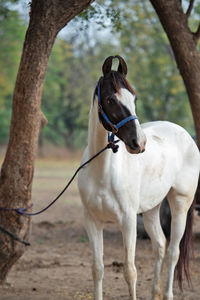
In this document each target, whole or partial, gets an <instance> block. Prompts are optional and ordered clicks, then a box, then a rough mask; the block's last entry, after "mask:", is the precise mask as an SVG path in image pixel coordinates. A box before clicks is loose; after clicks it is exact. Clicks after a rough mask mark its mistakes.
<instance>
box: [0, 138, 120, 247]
mask: <svg viewBox="0 0 200 300" xmlns="http://www.w3.org/2000/svg"><path fill="white" fill-rule="evenodd" d="M117 143H119V140H116V141H114V140H109V143H108V144H107V145H106V146H105V147H104V148H103V149H101V150H100V151H99V152H97V153H96V154H95V155H93V156H92V157H91V158H90V159H88V160H87V161H86V162H84V163H83V164H82V165H80V167H79V168H78V169H77V170H76V172H75V173H74V175H73V176H72V178H71V179H70V180H69V182H68V183H67V185H66V186H65V187H64V189H63V190H62V191H61V192H60V194H59V195H58V196H57V197H56V198H55V199H54V200H53V201H52V202H51V203H50V204H49V205H47V206H46V207H45V208H43V209H41V210H40V211H37V212H33V213H29V212H27V210H28V209H30V208H31V207H32V206H33V205H30V206H28V207H26V208H8V207H0V210H3V211H15V212H17V213H18V214H20V215H25V216H36V215H39V214H41V213H43V212H44V211H46V210H47V209H48V208H50V207H51V206H52V205H53V204H54V203H55V202H56V201H57V200H58V199H59V198H60V197H61V196H62V195H63V194H64V192H65V191H66V190H67V189H68V187H69V186H70V184H71V183H72V181H73V180H74V178H75V177H76V175H77V174H78V172H79V171H80V170H81V169H82V168H83V167H85V166H86V165H87V164H88V163H90V162H91V161H92V160H93V159H95V158H96V157H97V156H99V155H100V154H101V153H103V152H104V151H105V150H107V149H112V151H113V153H116V152H117V151H118V148H119V145H116V144H117ZM0 230H1V231H2V232H3V233H5V234H7V235H9V236H10V237H11V238H12V239H14V240H16V241H18V242H20V243H23V244H25V245H26V246H30V243H29V242H26V241H24V240H22V239H20V238H19V237H17V236H16V235H15V234H14V233H12V232H10V231H8V230H7V229H5V228H4V227H2V226H1V225H0Z"/></svg>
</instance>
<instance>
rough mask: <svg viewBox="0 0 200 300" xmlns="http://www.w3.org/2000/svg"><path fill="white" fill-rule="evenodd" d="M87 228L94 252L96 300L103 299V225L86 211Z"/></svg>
mask: <svg viewBox="0 0 200 300" xmlns="http://www.w3.org/2000/svg"><path fill="white" fill-rule="evenodd" d="M85 229H86V231H87V234H88V237H89V240H90V244H91V246H92V252H93V263H92V275H93V281H94V300H102V299H103V296H102V280H103V274H104V264H103V225H102V223H100V222H98V221H96V220H93V219H92V218H91V217H90V216H89V215H88V214H87V213H85Z"/></svg>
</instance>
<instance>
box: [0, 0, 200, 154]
mask: <svg viewBox="0 0 200 300" xmlns="http://www.w3.org/2000/svg"><path fill="white" fill-rule="evenodd" d="M11 2H16V1H5V0H4V1H3V2H2V3H1V4H0V38H1V43H0V128H1V130H0V144H5V143H6V142H7V141H8V134H9V123H10V115H11V105H12V104H11V99H12V94H13V87H14V83H15V77H16V73H17V68H18V63H19V59H20V55H21V48H22V43H23V40H24V34H25V29H26V20H25V19H24V17H23V7H24V6H19V5H18V6H16V5H15V6H13V5H12V3H11ZM20 2H23V3H24V1H18V3H19V4H20ZM25 2H26V3H27V1H25ZM8 3H9V5H8ZM197 4H198V5H199V1H197ZM27 5H28V4H27ZM198 5H197V7H196V8H195V14H194V17H192V18H190V23H191V26H193V24H195V22H196V20H195V19H196V16H197V15H198V13H199V12H198ZM130 33H131V34H130ZM116 54H119V55H121V56H123V57H124V58H125V60H126V61H127V64H128V68H129V73H128V79H129V81H130V83H131V84H132V85H133V86H134V87H135V89H136V91H137V94H138V98H139V100H138V102H137V106H138V115H139V118H140V120H141V122H146V121H152V120H158V119H159V120H169V121H172V122H175V123H178V124H180V125H182V126H183V127H185V128H186V129H187V130H188V131H189V132H190V133H191V134H192V135H194V128H193V120H192V115H191V110H190V107H189V102H188V98H187V95H186V92H185V88H184V84H183V82H182V79H181V77H180V75H179V72H178V70H177V67H176V63H175V60H174V56H173V52H172V50H171V47H170V44H169V41H168V39H167V37H166V35H165V33H164V32H163V29H162V27H161V25H160V22H159V20H158V19H157V16H156V14H155V11H154V9H153V7H152V5H151V3H150V2H148V1H144V0H141V1H138V0H134V1H133V0H127V1H126V2H124V1H122V0H116V1H114V2H113V1H111V0H100V1H95V2H94V3H93V4H92V6H91V8H90V9H89V10H88V11H86V12H84V13H82V14H81V16H79V17H76V18H75V19H74V20H72V21H71V22H70V24H69V25H68V26H67V28H65V29H64V30H63V31H62V32H61V34H60V35H59V37H58V38H57V41H56V43H55V45H54V48H53V51H52V54H51V58H50V61H49V64H48V70H47V74H46V79H45V85H44V89H43V97H42V98H43V99H42V110H43V112H44V114H45V115H46V117H47V119H48V125H47V126H46V128H45V129H44V130H43V131H42V134H41V136H40V146H42V145H43V144H44V143H51V144H55V145H57V146H61V145H62V146H66V147H68V148H71V149H74V148H80V147H83V146H85V145H86V142H87V120H88V112H89V107H90V102H91V98H92V92H93V89H94V87H95V84H96V82H97V80H98V78H99V77H100V76H101V66H102V63H103V61H104V59H105V58H106V57H107V56H109V55H116Z"/></svg>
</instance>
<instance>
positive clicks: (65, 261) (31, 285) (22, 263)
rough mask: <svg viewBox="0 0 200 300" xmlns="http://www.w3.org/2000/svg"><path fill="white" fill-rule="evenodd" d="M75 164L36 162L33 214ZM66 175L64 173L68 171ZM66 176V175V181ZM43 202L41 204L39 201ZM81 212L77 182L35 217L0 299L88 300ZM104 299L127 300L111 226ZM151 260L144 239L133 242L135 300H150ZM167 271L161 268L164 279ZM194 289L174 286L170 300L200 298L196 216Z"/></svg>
mask: <svg viewBox="0 0 200 300" xmlns="http://www.w3.org/2000/svg"><path fill="white" fill-rule="evenodd" d="M77 165H78V162H77V161H76V162H73V163H69V162H68V163H67V164H65V163H63V161H58V162H53V163H51V165H50V166H49V164H48V162H45V161H39V162H37V168H36V175H35V180H34V186H33V202H34V203H35V205H34V210H38V209H40V208H42V207H43V206H44V205H45V204H47V203H48V202H49V200H50V199H52V197H54V196H55V195H56V194H57V192H58V191H59V190H60V189H61V188H62V187H63V185H64V184H65V179H66V177H67V178H68V177H70V175H71V173H72V170H75V168H76V166H77ZM66 170H67V171H66ZM66 173H67V176H66ZM41 199H45V200H41ZM82 223H83V222H82V207H81V203H80V199H79V196H78V192H77V188H76V183H74V184H73V186H72V187H71V188H70V191H69V192H67V193H66V194H65V195H64V196H63V197H62V199H60V200H59V203H57V204H56V205H55V206H54V207H52V208H51V209H50V210H49V211H48V212H45V213H44V214H43V215H40V216H37V217H34V218H33V226H32V236H31V246H30V247H27V251H26V253H25V255H24V256H23V257H22V258H21V259H20V260H19V261H18V262H17V264H16V265H15V266H14V267H13V269H12V270H11V272H10V274H9V276H8V280H7V284H6V285H5V286H4V287H1V288H0V300H35V299H36V300H46V299H48V300H64V299H65V300H71V299H92V290H93V282H92V275H91V268H90V265H91V250H90V247H89V243H88V238H87V235H86V233H85V230H84V228H83V225H82ZM104 263H105V275H104V284H103V285H104V287H103V290H104V299H105V300H119V299H122V300H128V289H127V285H126V283H125V281H124V278H123V245H122V238H121V234H120V232H119V231H118V229H117V227H116V226H115V225H113V224H107V225H106V226H105V230H104ZM153 264H154V258H153V254H152V251H151V243H150V241H149V240H148V239H146V240H141V239H138V241H137V252H136V266H137V270H138V282H137V297H138V298H137V299H138V300H147V299H150V293H151V285H152V278H153ZM165 275H166V269H164V277H165ZM191 277H192V284H193V287H188V286H187V284H186V283H184V291H183V293H180V291H179V289H178V288H177V285H175V289H174V291H175V297H174V300H199V299H200V290H199V287H200V217H198V216H195V251H194V258H193V259H192V260H191Z"/></svg>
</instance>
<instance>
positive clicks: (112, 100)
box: [107, 98, 115, 104]
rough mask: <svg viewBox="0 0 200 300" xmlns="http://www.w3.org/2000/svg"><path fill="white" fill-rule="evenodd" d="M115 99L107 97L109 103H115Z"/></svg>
mask: <svg viewBox="0 0 200 300" xmlns="http://www.w3.org/2000/svg"><path fill="white" fill-rule="evenodd" d="M114 101H115V100H114V99H113V98H108V99H107V103H108V104H113V103H114Z"/></svg>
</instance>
